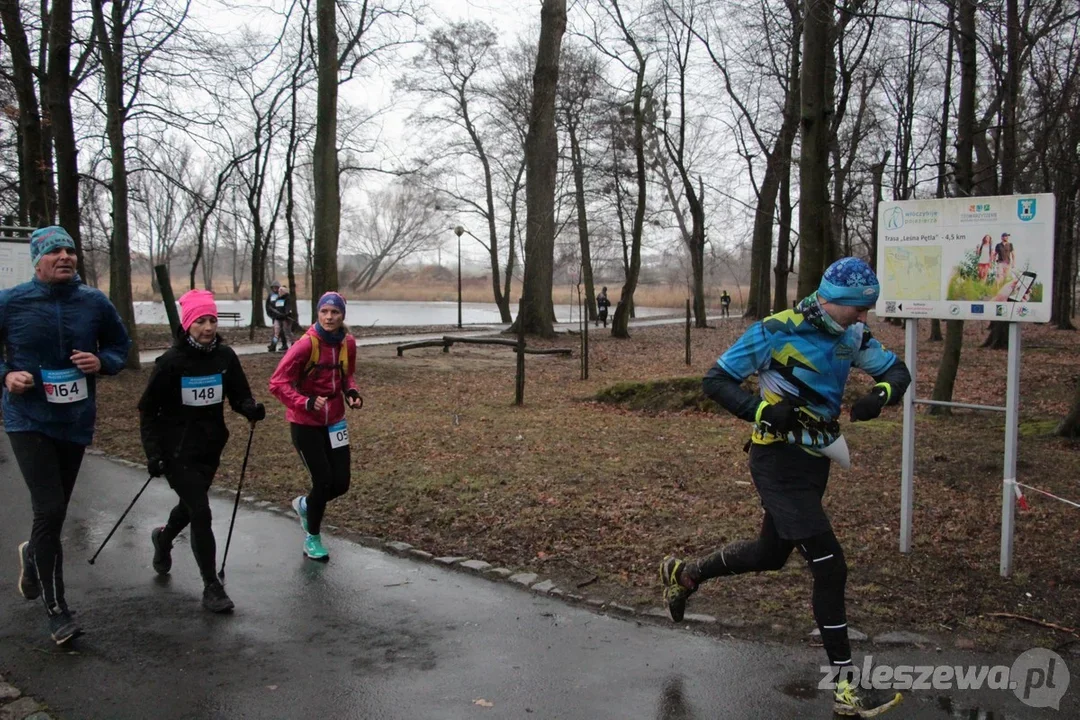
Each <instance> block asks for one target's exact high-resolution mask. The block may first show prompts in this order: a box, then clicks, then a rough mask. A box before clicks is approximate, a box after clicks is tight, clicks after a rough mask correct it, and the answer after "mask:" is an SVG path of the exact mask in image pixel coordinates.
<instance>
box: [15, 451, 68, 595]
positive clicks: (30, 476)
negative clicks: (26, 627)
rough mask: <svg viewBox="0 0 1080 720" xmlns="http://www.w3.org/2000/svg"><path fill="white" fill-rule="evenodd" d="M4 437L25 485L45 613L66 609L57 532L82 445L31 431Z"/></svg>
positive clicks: (31, 551) (32, 553)
mask: <svg viewBox="0 0 1080 720" xmlns="http://www.w3.org/2000/svg"><path fill="white" fill-rule="evenodd" d="M8 439H9V440H10V441H11V450H12V452H14V453H15V461H16V462H17V463H18V464H19V470H20V471H21V472H22V475H23V479H24V480H25V481H26V486H27V487H28V488H30V504H31V506H32V507H33V509H34V525H33V529H31V531H30V547H29V548H28V549H29V555H30V559H31V561H32V562H33V564H34V567H35V568H36V569H37V574H38V578H39V579H40V581H41V598H42V600H43V601H44V602H45V609H46V610H47V611H48V612H50V613H56V612H59V611H60V610H66V609H67V603H66V602H65V600H64V549H63V547H61V545H60V533H61V531H62V530H63V529H64V519H65V518H66V517H67V508H68V502H69V501H70V500H71V493H72V491H73V490H74V489H75V479H76V478H77V477H78V476H79V467H80V466H81V465H82V459H83V452H84V451H85V450H86V446H85V445H78V444H76V443H72V442H68V441H66V440H56V439H55V438H51V437H48V436H46V435H43V434H41V433H36V432H13V433H8Z"/></svg>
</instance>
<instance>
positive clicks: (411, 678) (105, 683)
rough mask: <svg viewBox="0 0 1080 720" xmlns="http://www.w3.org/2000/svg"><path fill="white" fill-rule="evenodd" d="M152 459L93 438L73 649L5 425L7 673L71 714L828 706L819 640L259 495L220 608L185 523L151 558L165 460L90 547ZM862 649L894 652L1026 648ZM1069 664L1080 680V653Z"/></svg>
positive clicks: (914, 706)
mask: <svg viewBox="0 0 1080 720" xmlns="http://www.w3.org/2000/svg"><path fill="white" fill-rule="evenodd" d="M297 469H298V471H299V468H297ZM145 479H146V476H145V474H144V473H143V472H142V471H140V470H138V469H135V468H130V467H127V466H123V465H119V464H116V463H113V462H110V461H108V460H106V459H103V458H101V457H97V456H88V457H87V458H86V462H85V464H84V466H83V471H82V474H81V476H80V479H79V483H78V485H76V489H75V495H74V498H73V501H72V505H71V508H70V510H69V513H68V519H67V524H66V526H65V532H64V546H65V567H66V571H65V579H66V583H67V587H68V600H69V602H70V603H71V605H72V606H73V607H74V608H76V609H77V611H78V615H77V619H78V620H79V622H80V623H81V624H82V625H83V626H84V627H85V628H86V630H87V635H85V636H84V637H83V638H80V639H79V640H76V641H75V643H74V644H73V645H72V647H71V648H70V649H62V648H57V647H56V646H55V645H53V644H52V642H51V641H50V640H49V639H48V637H47V634H46V631H45V623H44V612H43V610H42V607H41V605H40V601H36V602H28V601H25V600H23V599H22V598H21V597H20V596H19V595H18V593H17V591H16V577H17V557H16V546H17V544H18V542H20V541H21V540H23V539H24V538H25V536H26V534H27V533H28V531H29V525H30V515H29V497H28V493H27V491H26V488H25V486H24V484H23V481H22V478H21V476H20V475H19V474H18V471H17V468H16V466H15V463H14V461H13V458H12V457H11V454H10V447H9V445H8V443H7V438H6V436H4V437H2V438H0V497H2V498H3V502H2V503H0V579H3V581H2V584H0V674H2V675H3V676H4V678H5V679H6V680H7V681H8V682H10V683H12V684H13V685H15V686H16V687H18V688H19V689H21V690H22V691H23V692H24V693H25V694H29V695H33V696H35V697H37V698H39V699H41V700H43V701H44V702H46V703H47V704H48V706H49V710H50V712H51V713H53V714H54V715H55V716H56V717H60V718H72V719H74V718H95V719H97V718H109V719H111V720H124V719H127V718H131V719H133V720H134V719H139V720H142V719H145V718H156V719H159V720H174V719H175V720H179V719H180V718H214V719H216V718H222V719H225V718H228V719H233V718H260V719H266V718H290V719H291V718H348V719H352V718H356V719H357V720H390V719H402V720H406V719H407V720H415V719H417V718H438V719H443V718H446V719H448V720H454V719H457V718H468V719H470V720H472V719H474V718H530V719H532V718H583V719H588V720H594V719H599V718H611V719H612V720H631V719H636V718H642V719H649V720H691V719H706V718H709V719H712V718H800V719H802V718H808V719H813V718H829V717H832V714H831V712H830V707H831V703H830V699H829V693H827V692H825V691H819V690H816V689H815V687H816V685H817V682H818V680H819V674H818V672H817V667H818V665H819V664H820V663H821V662H822V660H823V658H824V654H823V652H822V651H821V650H820V649H815V648H807V647H800V646H796V647H786V646H780V645H773V644H764V643H752V642H744V641H737V640H733V639H724V638H721V639H717V638H713V637H707V636H704V635H702V634H697V633H695V632H693V631H692V630H688V629H685V628H674V627H672V626H670V625H668V624H666V623H660V622H654V621H652V620H635V619H632V618H630V619H628V618H623V617H612V616H607V615H604V614H601V613H598V612H596V611H594V610H592V609H590V608H587V607H585V606H578V605H574V604H571V603H566V602H562V601H559V600H555V599H552V598H548V597H541V596H538V595H536V594H534V593H531V592H529V591H528V590H526V589H522V588H518V587H516V586H512V585H511V584H509V583H507V582H505V581H502V582H496V581H492V580H488V579H485V578H482V577H477V576H474V575H471V574H468V573H466V572H464V571H459V570H450V569H446V568H444V567H441V566H438V565H436V564H434V563H425V562H421V561H414V560H411V559H405V558H400V557H397V556H393V555H389V554H386V553H384V552H382V551H380V550H376V549H372V548H368V547H364V546H361V545H357V544H354V543H351V542H348V541H346V540H344V539H342V538H338V537H334V536H333V535H330V534H324V538H326V542H327V545H328V548H329V550H330V553H331V561H330V563H328V564H325V565H322V564H316V563H312V562H310V561H306V560H305V559H304V558H303V557H302V555H301V540H302V535H301V531H300V529H299V526H298V524H297V523H296V522H295V521H294V520H293V519H291V518H289V517H286V516H285V515H284V514H278V513H273V512H269V511H266V510H258V509H253V508H252V507H251V506H249V505H247V504H245V503H242V504H241V507H240V511H239V514H238V516H237V520H236V529H235V531H234V535H233V540H232V549H231V550H230V553H229V559H228V565H227V568H226V571H227V588H228V591H229V593H230V595H231V596H232V598H233V599H234V600H235V601H236V605H237V609H236V611H235V613H233V614H232V615H226V616H218V615H211V614H209V613H206V612H205V611H203V610H202V608H201V607H200V604H199V599H200V591H201V587H200V583H199V580H198V575H197V572H196V569H195V564H194V560H193V558H192V557H191V553H190V548H189V547H188V546H187V544H186V533H185V534H184V535H182V536H181V537H180V538H179V539H178V541H177V545H176V548H175V550H174V551H173V558H174V564H173V572H172V574H171V575H170V576H169V577H168V578H158V577H157V576H155V574H154V572H153V570H152V569H151V567H150V560H151V548H150V542H149V537H150V530H151V529H152V528H153V527H155V526H156V525H159V524H162V523H163V522H164V520H165V518H166V516H167V513H168V510H169V508H170V507H171V506H172V504H173V503H174V501H175V496H174V495H173V494H172V492H171V491H170V490H169V489H168V487H167V486H166V484H165V483H164V481H160V480H155V481H153V482H152V483H151V484H150V486H149V488H148V489H147V490H146V492H145V493H144V494H143V496H142V498H141V499H140V500H139V502H138V503H137V504H136V506H135V508H134V509H133V510H132V511H131V513H130V514H129V515H128V517H127V519H126V520H125V521H124V523H123V524H122V525H121V527H120V529H119V530H118V531H117V533H116V535H115V536H114V537H113V538H112V540H111V541H110V543H109V545H108V546H107V547H106V548H105V550H104V552H102V554H101V555H100V557H99V558H98V560H97V563H96V565H94V566H90V565H88V564H87V562H86V561H87V559H88V558H89V557H90V556H91V555H92V554H93V552H94V551H95V550H96V549H97V547H98V545H99V544H100V543H101V541H102V540H104V538H105V536H106V535H107V534H108V532H109V530H110V528H111V527H112V525H113V523H114V522H115V521H116V519H117V518H118V517H119V515H120V513H121V512H122V511H123V509H124V508H125V507H127V504H128V503H129V502H130V500H131V498H132V497H133V496H134V495H135V493H136V492H137V491H138V489H139V488H140V487H141V486H142V484H143V482H145ZM212 504H213V511H214V516H215V520H214V527H215V532H216V533H217V538H218V554H219V557H220V554H221V552H222V550H223V548H224V540H225V535H226V532H227V529H228V521H229V516H230V513H231V509H232V503H231V501H228V500H226V499H224V498H223V497H222V496H221V495H217V494H215V495H213V496H212ZM331 521H332V518H331ZM808 624H809V619H808ZM866 652H873V653H874V655H875V657H876V658H877V660H878V661H879V662H889V663H892V664H900V663H907V664H959V665H981V664H990V665H1011V664H1012V662H1013V660H1014V659H1015V656H1014V655H1010V656H1004V655H1003V656H996V657H995V656H990V655H984V654H976V653H961V652H954V651H949V652H934V651H932V650H931V651H917V650H891V649H873V648H871V649H866ZM861 654H862V653H861V652H860V653H858V654H857V657H861ZM1074 660H1075V658H1073V661H1074ZM1070 664H1071V665H1072V666H1073V679H1074V685H1080V679H1077V674H1076V673H1077V670H1078V669H1080V668H1077V667H1076V665H1077V663H1075V662H1072V661H1071V662H1070ZM1078 716H1080V705H1078V703H1077V690H1076V689H1075V688H1074V689H1073V690H1071V691H1070V692H1068V693H1067V694H1066V696H1065V699H1064V701H1063V703H1062V706H1061V710H1060V711H1054V710H1050V709H1033V708H1028V707H1026V706H1024V705H1023V704H1021V703H1020V701H1019V700H1018V699H1017V697H1016V696H1015V695H1014V694H1013V693H1011V692H1008V691H994V690H981V691H952V692H948V693H946V692H935V691H921V692H915V693H908V694H907V698H906V700H905V702H904V704H903V705H902V706H900V707H899V708H898V709H896V710H894V711H893V712H891V713H889V714H888V716H887V717H889V718H897V719H900V718H937V719H945V718H985V719H986V720H990V719H991V718H993V719H994V720H1000V719H1001V718H1055V717H1056V718H1060V717H1078Z"/></svg>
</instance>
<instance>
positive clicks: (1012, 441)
mask: <svg viewBox="0 0 1080 720" xmlns="http://www.w3.org/2000/svg"><path fill="white" fill-rule="evenodd" d="M918 330H919V321H918V320H916V319H913V318H908V319H907V320H906V321H905V325H904V362H905V363H907V366H908V370H909V371H910V372H911V385H910V386H909V387H908V391H907V393H905V394H904V441H903V449H902V451H901V464H900V552H902V553H909V552H911V549H912V545H911V536H912V525H913V518H914V514H915V406H916V405H938V406H940V407H955V408H967V409H969V410H994V411H998V412H1002V411H1003V412H1004V413H1005V471H1004V481H1003V482H1002V491H1001V492H1002V496H1001V577H1009V575H1011V574H1012V569H1013V568H1012V564H1013V563H1012V549H1013V534H1014V527H1015V520H1016V498H1017V492H1016V489H1017V488H1016V452H1017V448H1018V446H1019V442H1018V439H1019V434H1020V323H1015V322H1011V323H1009V360H1008V369H1007V371H1006V374H1007V385H1006V388H1005V406H1004V407H1001V406H997V405H975V404H973V403H959V402H942V401H940V400H920V399H919V398H918V397H916V396H915V379H916V378H917V377H918V375H917V367H916V362H917V360H918V353H917V349H918V339H919V337H918Z"/></svg>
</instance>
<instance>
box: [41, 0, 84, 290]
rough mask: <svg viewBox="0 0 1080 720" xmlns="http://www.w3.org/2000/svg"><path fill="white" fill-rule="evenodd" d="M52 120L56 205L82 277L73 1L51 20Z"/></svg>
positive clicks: (56, 9) (62, 0)
mask: <svg viewBox="0 0 1080 720" xmlns="http://www.w3.org/2000/svg"><path fill="white" fill-rule="evenodd" d="M47 85H48V88H49V92H48V101H49V116H50V117H49V119H50V121H51V126H52V134H53V143H54V145H55V147H56V187H57V196H56V205H57V211H58V213H57V214H58V220H59V223H60V225H61V226H62V227H63V228H64V229H65V230H67V231H68V234H69V235H71V238H72V239H73V240H74V241H75V251H76V252H77V253H78V255H79V265H78V270H79V275H81V276H83V277H85V276H86V263H85V258H84V253H83V247H82V231H81V229H80V225H79V162H78V147H76V144H75V123H74V121H73V120H72V116H71V92H72V87H71V0H54V2H53V7H52V13H51V15H50V20H49V70H48V76H47Z"/></svg>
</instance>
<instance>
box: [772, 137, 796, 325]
mask: <svg viewBox="0 0 1080 720" xmlns="http://www.w3.org/2000/svg"><path fill="white" fill-rule="evenodd" d="M791 216H792V212H791V157H790V156H789V157H788V162H787V163H786V164H785V165H784V174H783V176H782V177H781V178H780V227H779V233H778V235H777V237H776V268H775V269H774V271H773V272H774V273H775V274H776V293H775V294H774V295H773V306H772V311H773V312H774V313H777V312H780V311H782V310H787V309H788V307H789V303H788V276H790V275H791Z"/></svg>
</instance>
